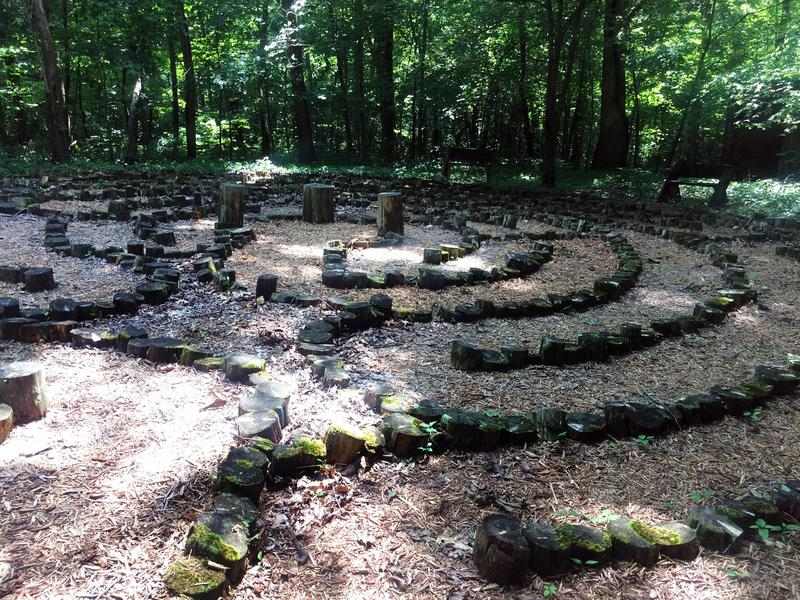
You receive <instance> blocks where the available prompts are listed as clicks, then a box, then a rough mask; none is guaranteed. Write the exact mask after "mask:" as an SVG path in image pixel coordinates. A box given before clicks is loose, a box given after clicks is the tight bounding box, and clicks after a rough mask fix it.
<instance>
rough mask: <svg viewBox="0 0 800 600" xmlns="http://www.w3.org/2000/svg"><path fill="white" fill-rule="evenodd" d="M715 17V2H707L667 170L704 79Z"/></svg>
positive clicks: (668, 156)
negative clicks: (698, 49)
mask: <svg viewBox="0 0 800 600" xmlns="http://www.w3.org/2000/svg"><path fill="white" fill-rule="evenodd" d="M716 15H717V0H709V6H708V10H707V12H706V23H705V32H704V34H703V39H704V41H703V48H702V50H701V52H700V57H699V58H698V60H697V69H696V71H695V74H694V78H693V79H692V83H691V84H690V85H689V93H688V94H687V97H686V104H685V105H684V107H683V111H682V112H681V117H680V120H679V121H678V126H677V127H676V128H675V135H674V136H673V138H672V143H671V144H670V147H669V151H668V152H667V156H666V160H665V164H666V165H667V167H668V168H672V167H673V166H674V163H675V158H676V156H677V154H678V148H679V147H680V144H681V141H682V140H683V139H684V133H685V131H686V123H687V121H688V119H689V116H690V113H691V111H692V108H693V106H694V104H695V102H696V101H697V95H698V94H699V93H700V88H701V87H702V83H703V79H704V78H705V70H706V57H707V56H708V52H709V50H711V45H712V43H713V42H714V36H713V31H714V21H715V19H716Z"/></svg>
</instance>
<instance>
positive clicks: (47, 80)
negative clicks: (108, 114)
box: [31, 0, 70, 162]
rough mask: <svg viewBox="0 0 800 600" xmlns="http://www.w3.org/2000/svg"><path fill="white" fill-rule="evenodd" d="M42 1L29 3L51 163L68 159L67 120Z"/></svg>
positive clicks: (61, 83)
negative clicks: (36, 37) (36, 40)
mask: <svg viewBox="0 0 800 600" xmlns="http://www.w3.org/2000/svg"><path fill="white" fill-rule="evenodd" d="M44 2H45V0H31V9H32V15H33V27H34V29H35V30H36V32H37V33H38V35H39V45H40V47H41V52H42V76H43V79H44V91H45V99H46V102H45V104H46V110H47V142H48V146H49V149H50V156H51V158H52V159H53V161H54V162H64V161H65V160H67V159H68V158H69V143H70V142H69V117H68V115H67V107H66V103H65V99H64V83H63V80H62V78H61V72H60V70H59V68H58V57H57V56H56V49H55V46H54V45H53V36H52V35H51V34H50V25H49V23H48V21H47V10H46V8H45V5H44Z"/></svg>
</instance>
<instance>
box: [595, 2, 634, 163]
mask: <svg viewBox="0 0 800 600" xmlns="http://www.w3.org/2000/svg"><path fill="white" fill-rule="evenodd" d="M624 19H625V0H605V18H604V21H603V79H602V83H601V98H600V123H599V124H598V133H597V146H595V150H594V159H593V160H592V166H593V167H594V168H595V169H608V168H615V167H624V166H625V165H626V164H627V162H628V143H629V136H630V133H629V130H628V116H627V114H625V61H624V58H623V50H622V33H623V30H624V27H623V25H624Z"/></svg>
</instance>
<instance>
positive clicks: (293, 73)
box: [282, 0, 317, 163]
mask: <svg viewBox="0 0 800 600" xmlns="http://www.w3.org/2000/svg"><path fill="white" fill-rule="evenodd" d="M282 2H283V9H284V10H285V11H286V31H287V35H286V39H287V44H288V52H287V57H288V60H289V79H290V80H291V84H292V108H293V111H292V112H293V113H294V125H295V131H296V135H297V159H298V161H299V162H301V163H310V162H314V161H315V160H316V158H317V153H316V150H315V149H314V134H313V130H312V127H311V107H310V106H309V102H308V92H307V90H306V83H305V77H304V75H303V69H304V65H305V58H304V56H303V55H304V51H303V45H302V43H301V42H300V39H299V33H298V30H297V14H296V13H295V12H294V10H292V0H282Z"/></svg>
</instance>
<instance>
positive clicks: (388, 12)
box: [375, 0, 397, 163]
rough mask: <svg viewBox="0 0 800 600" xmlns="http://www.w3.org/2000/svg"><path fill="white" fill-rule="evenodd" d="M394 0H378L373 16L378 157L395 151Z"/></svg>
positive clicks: (386, 159)
mask: <svg viewBox="0 0 800 600" xmlns="http://www.w3.org/2000/svg"><path fill="white" fill-rule="evenodd" d="M394 10H395V6H394V1H393V0H377V2H376V7H375V11H376V16H375V74H376V78H377V87H378V105H379V110H380V120H381V158H382V159H383V161H384V162H385V163H390V162H392V161H393V160H394V158H395V156H396V155H397V134H396V132H395V129H396V127H397V113H396V107H395V99H394Z"/></svg>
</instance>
